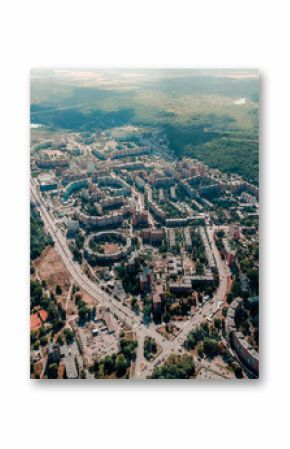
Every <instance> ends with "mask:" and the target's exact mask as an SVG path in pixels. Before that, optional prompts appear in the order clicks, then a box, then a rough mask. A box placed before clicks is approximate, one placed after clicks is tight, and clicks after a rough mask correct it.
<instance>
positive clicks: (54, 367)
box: [47, 363, 58, 379]
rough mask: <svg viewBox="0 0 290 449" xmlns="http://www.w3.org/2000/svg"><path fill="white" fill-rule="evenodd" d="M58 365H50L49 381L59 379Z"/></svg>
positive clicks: (48, 369)
mask: <svg viewBox="0 0 290 449" xmlns="http://www.w3.org/2000/svg"><path fill="white" fill-rule="evenodd" d="M57 370H58V368H57V364H56V363H51V364H50V365H48V368H47V377H48V378H49V379H57Z"/></svg>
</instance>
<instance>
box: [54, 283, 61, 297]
mask: <svg viewBox="0 0 290 449" xmlns="http://www.w3.org/2000/svg"><path fill="white" fill-rule="evenodd" d="M55 294H56V295H61V294H62V288H61V286H60V285H58V284H57V286H56V288H55Z"/></svg>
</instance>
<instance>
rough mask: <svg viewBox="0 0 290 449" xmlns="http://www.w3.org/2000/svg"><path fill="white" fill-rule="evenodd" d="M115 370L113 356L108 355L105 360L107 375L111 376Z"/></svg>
mask: <svg viewBox="0 0 290 449" xmlns="http://www.w3.org/2000/svg"><path fill="white" fill-rule="evenodd" d="M114 368H115V361H114V359H113V357H112V356H110V355H107V356H106V357H105V360H104V370H105V374H111V373H112V372H113V371H114Z"/></svg>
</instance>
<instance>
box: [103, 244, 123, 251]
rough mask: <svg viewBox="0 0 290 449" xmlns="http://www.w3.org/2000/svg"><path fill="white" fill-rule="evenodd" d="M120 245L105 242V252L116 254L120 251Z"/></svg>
mask: <svg viewBox="0 0 290 449" xmlns="http://www.w3.org/2000/svg"><path fill="white" fill-rule="evenodd" d="M119 249H120V246H119V245H118V244H117V243H107V242H106V243H105V244H104V253H105V254H114V253H116V252H117V251H119Z"/></svg>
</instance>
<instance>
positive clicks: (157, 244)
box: [30, 125, 259, 380]
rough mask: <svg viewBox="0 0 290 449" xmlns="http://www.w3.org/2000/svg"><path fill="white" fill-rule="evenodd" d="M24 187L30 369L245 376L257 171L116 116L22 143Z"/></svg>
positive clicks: (35, 373)
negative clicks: (204, 155) (247, 173)
mask: <svg viewBox="0 0 290 449" xmlns="http://www.w3.org/2000/svg"><path fill="white" fill-rule="evenodd" d="M30 190H31V214H32V240H33V235H36V238H37V240H36V241H35V242H34V244H33V242H32V255H31V258H32V261H31V317H30V320H31V321H30V323H31V324H30V328H31V377H32V378H41V379H43V378H59V379H63V378H67V379H77V378H80V379H98V378H105V379H116V378H126V379H137V380H138V379H160V378H161V379H162V378H167V379H174V378H181V379H190V378H194V379H234V378H241V379H242V378H257V377H258V375H259V330H258V304H259V300H258V295H259V291H258V284H259V282H258V270H259V255H258V250H259V227H258V223H259V218H258V215H259V192H258V187H257V186H256V185H254V184H253V183H251V182H248V181H246V180H245V179H244V178H243V177H242V176H240V175H237V174H234V173H226V172H222V171H221V170H218V169H213V168H210V167H209V166H208V165H207V164H205V163H204V162H201V161H200V160H197V159H192V158H190V157H182V158H176V157H175V154H174V153H173V152H172V150H171V148H170V145H169V141H168V137H167V134H166V132H165V131H164V129H162V128H161V127H154V126H135V125H126V126H119V127H113V128H109V127H108V128H107V129H103V130H98V131H96V132H62V133H59V135H58V136H57V137H56V138H54V139H47V140H41V141H39V142H37V143H33V144H32V147H31V184H30ZM33 230H35V234H34V233H33ZM34 252H35V254H34Z"/></svg>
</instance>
